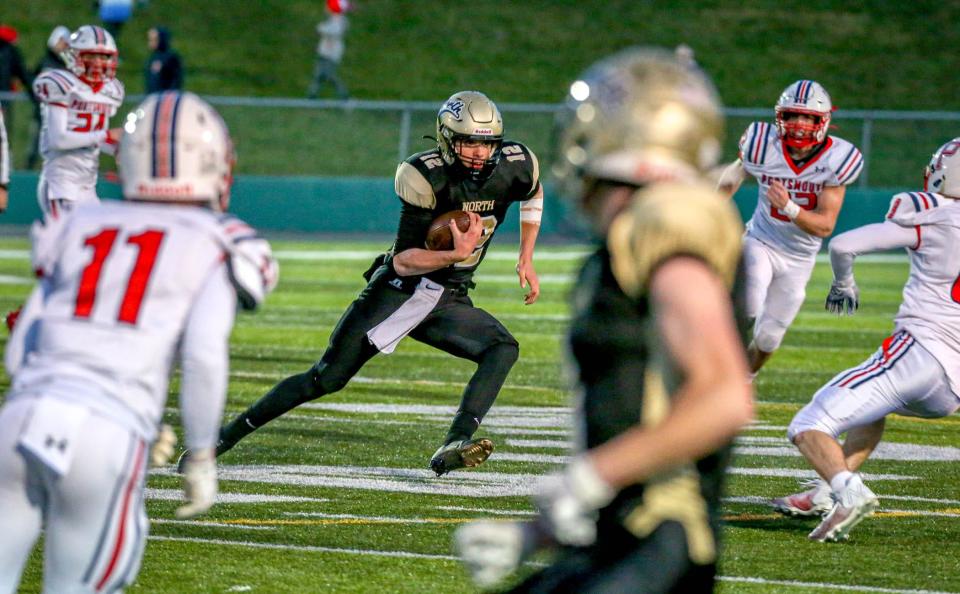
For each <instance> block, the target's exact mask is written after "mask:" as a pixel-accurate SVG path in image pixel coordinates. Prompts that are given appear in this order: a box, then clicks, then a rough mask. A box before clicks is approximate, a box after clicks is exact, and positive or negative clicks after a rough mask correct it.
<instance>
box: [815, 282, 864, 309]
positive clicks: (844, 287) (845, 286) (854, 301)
mask: <svg viewBox="0 0 960 594" xmlns="http://www.w3.org/2000/svg"><path fill="white" fill-rule="evenodd" d="M823 307H824V309H826V310H828V311H830V312H833V313H835V314H837V315H838V316H840V315H844V314H846V315H848V316H852V315H853V313H854V312H855V311H857V308H858V307H860V289H858V288H857V283H856V282H854V280H853V279H852V278H851V279H850V280H849V281H838V280H834V281H833V284H832V285H831V286H830V293H829V294H828V295H827V301H826V303H824V304H823Z"/></svg>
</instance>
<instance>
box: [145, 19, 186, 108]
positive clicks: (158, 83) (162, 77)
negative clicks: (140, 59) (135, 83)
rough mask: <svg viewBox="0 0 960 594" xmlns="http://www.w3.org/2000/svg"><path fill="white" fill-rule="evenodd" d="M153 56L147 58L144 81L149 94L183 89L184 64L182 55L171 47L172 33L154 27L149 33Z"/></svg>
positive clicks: (165, 29)
mask: <svg viewBox="0 0 960 594" xmlns="http://www.w3.org/2000/svg"><path fill="white" fill-rule="evenodd" d="M147 45H149V46H150V50H151V54H150V57H148V58H147V66H146V68H145V69H144V79H145V81H146V82H145V85H144V88H145V89H146V92H147V93H157V92H160V91H169V90H172V89H178V90H179V89H182V88H183V64H182V62H181V60H180V54H178V53H177V52H176V50H174V49H173V48H172V47H170V31H168V30H167V28H166V27H153V28H152V29H150V30H149V31H148V32H147Z"/></svg>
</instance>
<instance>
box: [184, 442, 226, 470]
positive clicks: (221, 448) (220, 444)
mask: <svg viewBox="0 0 960 594" xmlns="http://www.w3.org/2000/svg"><path fill="white" fill-rule="evenodd" d="M232 447H233V446H232V445H231V446H230V447H229V448H225V447H224V445H223V440H222V439H218V440H217V455H216V457H217V458H219V457H220V454H222V453H224V452H225V451H227V450H229V449H230V448H232ZM189 457H190V450H188V449H184V450H183V451H182V452H180V457H179V458H177V473H178V474H183V471H184V468H186V465H187V458H189Z"/></svg>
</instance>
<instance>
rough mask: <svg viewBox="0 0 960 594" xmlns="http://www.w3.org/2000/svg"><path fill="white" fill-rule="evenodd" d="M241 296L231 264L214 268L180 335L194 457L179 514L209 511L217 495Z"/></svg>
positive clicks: (184, 409)
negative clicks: (232, 342) (232, 344)
mask: <svg viewBox="0 0 960 594" xmlns="http://www.w3.org/2000/svg"><path fill="white" fill-rule="evenodd" d="M236 307H237V294H236V291H235V290H234V288H233V285H232V284H231V282H230V279H229V276H228V273H227V267H226V265H223V266H221V267H219V268H218V269H217V270H215V271H214V272H213V273H212V274H211V276H210V278H209V279H208V280H207V283H206V285H204V287H203V289H201V291H200V294H199V295H198V297H197V300H196V301H195V302H194V304H193V308H192V310H191V312H190V315H189V317H188V319H187V323H186V327H185V329H184V333H183V337H182V339H181V346H180V352H181V369H182V381H181V388H180V410H181V417H182V419H183V427H184V433H185V434H186V437H185V439H184V441H185V445H186V448H187V450H188V451H189V452H190V453H189V458H187V460H186V461H185V463H184V471H183V490H184V498H185V500H186V503H185V505H183V506H181V507H180V508H178V509H177V511H176V515H177V517H178V518H181V519H183V518H191V517H194V516H197V515H199V514H202V513H204V512H206V511H207V510H208V509H210V507H211V506H212V505H213V504H214V501H215V499H216V495H217V463H216V453H215V452H216V449H215V446H216V443H217V435H218V432H219V428H220V420H221V417H222V416H223V405H224V402H225V401H226V396H227V370H228V364H229V341H230V331H231V329H232V328H233V320H234V315H235V313H236Z"/></svg>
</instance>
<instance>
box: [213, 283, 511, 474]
mask: <svg viewBox="0 0 960 594" xmlns="http://www.w3.org/2000/svg"><path fill="white" fill-rule="evenodd" d="M409 298H410V295H409V294H408V293H405V292H402V291H399V290H397V289H394V288H393V287H391V286H389V285H387V284H386V282H385V279H384V277H383V276H382V275H381V276H380V277H379V278H374V279H373V280H372V281H371V283H370V284H368V285H367V287H366V288H365V289H364V290H363V292H361V294H360V296H359V297H358V298H357V299H356V300H355V301H354V302H353V303H351V304H350V307H348V308H347V311H346V312H344V314H343V316H342V317H341V318H340V321H339V322H338V323H337V326H336V328H334V330H333V333H332V334H331V336H330V343H329V345H328V346H327V350H326V351H325V352H324V353H323V357H322V358H321V359H320V361H319V362H317V363H316V364H315V365H314V366H313V367H312V368H311V369H310V370H308V371H306V372H304V373H300V374H297V375H293V376H290V377H288V378H286V379H284V380H283V381H281V382H280V383H279V384H277V385H276V386H274V387H273V388H272V389H271V390H270V391H269V392H267V394H266V395H264V396H263V397H262V398H260V400H258V401H257V402H255V403H254V404H253V405H251V406H250V407H249V408H248V409H247V410H246V411H245V412H243V413H242V414H240V415H239V416H238V417H237V418H236V419H234V420H233V421H232V422H231V423H230V424H229V425H227V426H225V427H224V428H222V429H221V430H220V443H219V444H218V446H217V454H218V455H219V454H222V453H223V452H225V451H227V450H229V449H230V448H232V447H233V445H234V444H236V442H237V441H239V440H240V439H242V438H243V437H244V436H246V435H248V434H249V433H251V432H252V431H253V430H255V429H257V428H259V427H262V426H263V425H265V424H266V423H268V422H270V421H272V420H273V419H275V418H277V417H279V416H280V415H282V414H284V413H286V412H287V411H289V410H292V409H293V408H295V407H297V406H299V405H300V404H303V403H304V402H309V401H311V400H314V399H316V398H319V397H320V396H323V395H325V394H331V393H333V392H336V391H338V390H341V389H342V388H343V387H344V386H346V385H347V382H348V381H350V379H351V378H352V377H353V376H354V375H356V374H357V372H358V371H360V368H361V367H363V365H364V364H365V363H366V362H367V361H369V360H370V359H371V358H372V357H373V356H374V355H376V354H377V353H378V352H379V351H378V350H377V348H376V347H375V346H373V345H372V344H371V343H370V341H369V340H368V339H367V332H368V331H369V330H370V329H371V328H373V327H374V326H376V325H377V324H379V323H380V322H382V321H383V320H385V319H386V318H387V317H389V316H390V314H392V313H393V312H395V311H396V310H397V309H398V308H399V307H400V306H401V305H403V303H404V302H405V301H406V300H407V299H409ZM409 336H410V337H412V338H414V339H415V340H418V341H420V342H423V343H426V344H428V345H430V346H433V347H436V348H438V349H440V350H442V351H445V352H447V353H450V354H451V355H454V356H456V357H460V358H463V359H469V360H470V361H473V362H475V363H476V364H477V370H476V372H474V374H473V377H471V378H470V381H469V382H468V383H467V385H466V387H465V388H464V390H463V395H462V397H461V400H460V408H459V410H458V411H457V414H456V416H455V417H454V420H453V423H452V425H451V427H450V431H449V432H448V433H447V436H446V439H445V441H444V443H449V442H451V441H454V440H459V439H468V438H469V437H470V436H472V435H473V433H474V432H475V431H476V430H477V428H478V427H479V426H480V422H481V421H482V420H483V417H484V416H485V415H486V414H487V411H488V410H490V407H491V406H492V405H493V401H494V400H495V399H496V397H497V394H498V393H499V392H500V388H501V387H503V383H504V381H506V379H507V374H508V373H509V372H510V368H511V367H513V364H514V363H515V362H516V360H517V357H518V355H519V345H518V344H517V341H516V339H515V338H514V337H513V336H512V335H511V334H510V332H508V331H507V329H506V328H504V326H503V324H501V323H500V322H499V321H497V319H496V318H494V317H493V316H492V315H490V314H489V313H487V312H485V311H484V310H482V309H479V308H477V307H474V306H473V302H472V301H471V300H470V298H469V297H468V296H467V295H466V292H465V291H460V290H454V289H444V291H443V295H442V296H441V297H440V300H439V302H438V303H437V305H436V306H435V307H434V308H433V310H432V311H431V312H430V313H429V314H428V315H427V317H426V318H425V319H424V320H423V321H422V322H421V323H420V324H419V325H418V326H417V327H416V328H415V329H414V330H413V331H412V332H411V333H410V334H409Z"/></svg>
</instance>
